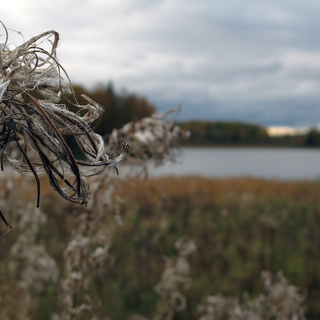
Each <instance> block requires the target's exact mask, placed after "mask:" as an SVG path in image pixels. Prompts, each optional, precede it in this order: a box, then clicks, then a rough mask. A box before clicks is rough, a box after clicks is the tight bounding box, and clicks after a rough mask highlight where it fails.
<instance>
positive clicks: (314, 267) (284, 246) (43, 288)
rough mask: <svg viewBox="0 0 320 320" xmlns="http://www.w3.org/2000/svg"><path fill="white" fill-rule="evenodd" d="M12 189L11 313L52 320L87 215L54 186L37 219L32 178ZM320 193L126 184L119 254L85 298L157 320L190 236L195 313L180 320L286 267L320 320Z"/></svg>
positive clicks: (114, 232) (223, 183) (5, 285)
mask: <svg viewBox="0 0 320 320" xmlns="http://www.w3.org/2000/svg"><path fill="white" fill-rule="evenodd" d="M1 184H2V186H3V187H2V188H1V191H0V192H1V208H2V210H3V212H4V213H5V215H6V217H7V219H8V220H9V222H10V223H11V224H12V225H13V226H14V229H13V230H11V232H9V233H8V234H7V235H5V236H1V237H0V249H1V250H0V256H1V259H0V279H1V285H0V297H1V310H2V311H1V312H2V315H6V316H7V315H8V314H9V315H11V316H12V317H10V319H20V318H19V316H18V315H19V312H17V310H23V309H24V311H21V312H22V314H23V313H24V314H25V315H26V316H28V317H29V318H30V319H50V317H52V316H53V315H54V314H55V313H58V310H59V308H61V305H60V303H59V295H60V292H61V287H60V286H61V283H62V282H61V279H63V277H64V276H65V274H64V273H65V271H64V270H65V261H64V257H63V252H64V250H65V246H66V244H67V243H68V241H70V238H71V237H72V230H73V228H74V225H75V223H76V218H77V216H78V215H80V214H79V212H80V211H81V210H88V209H86V208H83V207H79V206H75V205H73V204H70V203H68V202H66V201H64V200H63V199H60V198H59V197H58V195H57V194H56V193H55V192H54V191H52V190H51V189H50V187H49V186H48V185H47V183H46V181H45V180H44V181H42V184H43V188H42V195H41V206H40V210H41V212H42V213H43V218H42V221H37V216H39V215H36V214H35V212H34V211H35V208H34V204H35V195H34V188H35V184H34V183H33V181H32V180H28V179H23V178H21V177H16V176H15V175H14V176H12V177H9V178H5V176H4V175H2V177H1ZM319 193H320V184H319V183H317V182H284V181H282V182H281V181H268V180H262V179H249V178H242V179H231V178H230V179H214V178H210V179H208V178H200V177H196V176H189V177H162V178H157V179H147V180H145V181H141V180H138V181H134V182H131V183H128V184H121V185H120V186H119V189H118V191H117V192H116V197H114V198H113V199H112V201H111V202H113V203H115V202H116V203H117V204H118V206H117V207H116V208H117V209H116V210H115V209H114V208H112V207H109V208H108V207H105V208H104V209H103V210H104V214H105V216H106V219H105V220H103V221H102V223H103V224H104V225H103V227H102V230H103V232H104V233H105V234H106V235H107V237H108V239H109V240H110V244H109V245H110V248H109V258H108V259H106V260H105V261H103V263H102V265H100V266H96V268H95V269H93V270H91V271H90V272H91V275H90V280H89V282H88V283H89V285H88V286H87V287H86V288H85V289H84V292H82V293H81V296H82V298H83V299H85V296H86V295H88V296H90V297H91V299H92V300H93V301H91V303H92V305H93V308H94V311H95V314H96V315H97V317H98V319H107V318H108V319H109V318H110V319H132V317H133V316H134V315H140V316H143V317H145V318H146V319H151V318H154V319H155V318H156V317H155V316H156V313H157V310H158V311H159V300H161V299H160V298H161V295H160V296H159V292H157V290H156V289H155V288H156V286H157V284H159V283H160V282H161V279H162V278H163V270H164V269H165V265H166V261H168V259H169V260H170V259H172V258H174V257H177V256H178V251H177V249H176V248H175V243H176V242H177V241H178V240H179V239H190V240H192V242H193V243H194V246H195V248H194V250H192V252H191V253H190V255H188V257H186V260H187V264H186V265H188V268H186V270H185V274H184V278H185V279H184V280H183V281H181V283H180V284H178V287H177V288H178V289H177V290H178V291H179V293H180V294H181V295H182V296H183V297H184V298H185V302H186V307H185V308H184V309H183V308H182V310H181V311H180V312H178V311H176V312H175V315H174V317H172V319H200V316H201V308H199V305H201V304H204V303H205V301H206V299H207V297H208V296H219V297H225V298H233V299H238V300H237V301H240V302H244V301H247V300H253V299H255V298H257V297H258V296H259V295H261V294H262V293H263V292H264V285H263V275H264V272H269V273H270V274H274V275H276V274H277V273H278V272H279V271H281V272H282V273H283V276H284V277H286V278H287V280H288V292H289V291H290V290H289V287H290V286H289V285H293V286H295V287H296V290H297V294H298V295H301V296H304V297H305V300H304V301H303V302H302V303H301V306H302V307H303V308H305V314H306V316H307V317H308V319H318V318H319V316H320V307H319V299H320V292H319V285H320V283H319V282H320V274H319V262H320V261H319V260H320V252H319V248H320V234H319V231H318V226H319V222H320V198H319ZM28 211H29V212H31V214H29V215H30V217H31V218H29V219H31V220H30V221H29V222H28V218H27V217H28ZM93 215H94V211H93ZM23 220H25V221H27V222H25V223H24V224H21V222H22V221H23ZM19 226H20V227H19ZM21 226H23V227H21ZM35 226H38V227H36V228H35ZM2 231H3V232H4V231H5V228H4V226H3V230H2ZM31 233H32V236H30V234H31ZM21 237H23V238H24V240H21ZM35 246H36V247H39V246H43V248H44V252H47V255H48V257H51V258H52V259H53V260H54V261H55V262H54V265H55V269H54V270H56V271H55V272H56V273H57V276H56V277H50V276H43V275H42V276H41V274H42V273H44V274H45V271H44V270H43V269H44V268H45V264H43V265H42V266H41V263H40V264H39V263H38V264H37V262H35V260H34V261H33V259H30V258H28V256H30V257H31V256H32V252H33V251H34V249H35ZM38 255H39V253H38ZM40 255H41V254H40ZM44 256H45V255H44ZM44 256H43V258H44ZM165 257H167V258H165ZM38 259H39V256H38ZM166 259H167V260H166ZM30 269H32V270H33V272H34V274H33V273H32V272H31V270H30ZM28 270H29V271H28ZM28 272H29V273H28ZM26 273H27V274H26ZM51 276H52V275H51ZM26 277H27V278H28V277H29V278H28V279H29V280H27V279H26ZM186 279H188V281H186ZM35 283H38V284H39V285H38V286H36V285H35ZM40 284H41V285H40ZM291 289H292V288H291ZM286 292H287V291H286ZM288 292H287V293H286V294H288ZM282 294H284V293H282ZM82 298H81V297H79V299H82ZM162 298H163V297H162ZM28 299H29V300H31V302H30V303H26V301H28ZM279 299H280V298H279ZM280 300H281V299H280ZM240 302H239V303H240ZM291 302H292V301H291ZM224 303H225V302H224ZM12 306H15V307H14V310H13V309H12ZM298 307H299V306H298V304H297V305H296V308H298ZM14 315H15V316H14ZM3 318H4V317H3ZM81 319H82V318H81ZM83 319H88V318H83ZM168 319H169V317H168ZM217 319H220V318H217ZM221 319H227V318H223V317H222V318H221ZM261 319H266V317H265V318H261Z"/></svg>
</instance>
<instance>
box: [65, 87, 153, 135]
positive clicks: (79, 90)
mask: <svg viewBox="0 0 320 320" xmlns="http://www.w3.org/2000/svg"><path fill="white" fill-rule="evenodd" d="M73 89H74V93H75V97H76V99H77V100H78V102H79V103H80V104H86V103H87V102H86V100H84V99H83V98H82V97H81V95H82V94H85V95H87V96H88V97H90V98H91V99H92V100H94V101H95V102H97V103H99V104H100V105H101V106H102V107H103V108H104V113H103V115H102V118H101V122H100V123H99V125H98V127H97V128H96V129H95V132H97V133H99V134H100V135H102V136H105V135H107V134H109V133H111V132H112V130H113V129H114V128H121V127H122V126H123V125H124V124H126V123H128V122H130V121H134V120H140V119H142V118H144V117H148V116H150V115H151V114H152V113H154V112H155V111H156V108H155V106H153V105H152V104H151V103H150V102H149V101H147V100H146V99H145V98H143V97H141V96H138V95H136V94H134V93H128V92H125V91H122V92H121V93H117V92H115V90H114V88H113V85H112V84H111V83H109V84H108V85H107V86H105V87H104V86H98V87H96V88H95V89H93V90H90V91H89V90H86V89H85V88H83V87H82V86H74V87H73ZM62 103H63V104H65V105H66V107H67V108H68V109H71V110H73V111H76V110H77V108H76V107H74V106H73V105H72V103H70V102H69V101H68V100H67V99H64V100H63V101H62Z"/></svg>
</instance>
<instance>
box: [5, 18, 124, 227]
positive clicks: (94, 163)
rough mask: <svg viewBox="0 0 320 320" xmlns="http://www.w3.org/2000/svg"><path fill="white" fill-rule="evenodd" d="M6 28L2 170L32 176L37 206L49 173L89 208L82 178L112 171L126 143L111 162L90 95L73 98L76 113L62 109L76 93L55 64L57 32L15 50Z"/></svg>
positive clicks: (98, 110) (68, 196)
mask: <svg viewBox="0 0 320 320" xmlns="http://www.w3.org/2000/svg"><path fill="white" fill-rule="evenodd" d="M2 26H3V28H4V30H5V35H6V37H5V42H4V44H1V47H0V161H1V170H3V169H4V163H8V164H10V165H11V166H12V167H14V168H15V169H17V170H18V171H19V172H21V173H23V174H32V175H33V176H34V177H35V179H36V181H37V194H38V196H37V206H39V199H40V180H39V175H40V174H47V176H48V177H49V179H50V183H51V186H52V187H53V188H54V189H55V190H57V191H58V193H59V194H60V195H61V196H63V197H64V198H65V199H67V200H69V201H72V202H77V203H81V204H87V202H88V199H89V198H90V194H91V193H90V187H89V185H88V183H87V182H86V181H85V179H84V177H87V176H92V175H97V174H99V173H101V172H102V171H104V170H105V169H106V168H109V167H114V166H115V165H116V164H117V163H118V162H119V161H121V160H122V159H123V158H124V156H125V155H126V153H127V151H128V148H129V145H128V144H127V143H125V142H124V143H123V144H122V152H121V153H120V154H119V155H118V156H117V157H115V158H113V159H110V158H109V156H108V155H107V154H106V152H105V147H104V141H103V139H102V137H101V136H99V135H98V134H96V133H95V132H94V131H93V129H92V128H91V125H92V124H93V122H95V121H99V118H100V117H101V114H102V112H103V108H102V107H101V106H100V105H98V104H97V103H95V102H94V101H93V100H91V99H90V98H89V97H87V96H84V98H85V99H86V100H87V101H88V104H87V105H79V104H78V103H77V101H76V99H74V100H75V102H74V103H73V104H74V105H75V106H76V107H78V108H79V111H78V112H77V113H74V112H72V111H70V110H67V109H66V107H65V106H64V105H62V104H59V100H60V98H61V97H65V96H66V95H68V94H71V93H72V87H71V84H70V81H69V77H68V75H67V73H66V72H65V70H64V69H63V67H62V66H61V65H60V63H59V62H58V60H57V56H56V49H57V46H58V41H59V35H58V33H57V32H56V31H47V32H44V33H42V34H40V35H38V36H35V37H33V38H31V39H30V40H28V41H26V42H25V43H23V44H22V45H20V46H17V47H14V48H11V47H10V45H9V43H8V41H9V40H8V39H9V36H8V31H7V29H6V27H5V26H4V25H3V24H2ZM44 43H46V44H49V45H50V49H49V50H45V49H44ZM66 136H73V137H74V138H75V140H76V141H77V143H78V145H79V147H80V149H81V151H82V153H83V154H84V156H85V158H86V159H85V160H78V159H76V158H75V157H74V155H73V153H72V151H71V150H70V148H69V147H68V145H67V143H66V141H65V137H66ZM3 219H4V217H3ZM4 222H5V223H7V222H6V220H5V219H4ZM7 225H8V226H9V227H10V225H9V224H8V223H7Z"/></svg>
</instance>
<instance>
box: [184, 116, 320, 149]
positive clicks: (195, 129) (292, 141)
mask: <svg viewBox="0 0 320 320" xmlns="http://www.w3.org/2000/svg"><path fill="white" fill-rule="evenodd" d="M180 126H181V128H182V129H183V130H185V131H189V132H190V137H189V138H188V139H185V140H183V141H182V144H183V145H202V146H205V145H218V146H219V145H220V146H221V145H226V146H227V145H228V146H230V145H231V146H232V145H234V146H238V145H243V146H244V145H255V146H265V145H267V146H279V147H280V146H288V147H290V146H291V147H320V132H319V131H318V130H317V129H315V128H312V129H311V130H310V131H309V132H307V133H305V134H296V135H283V136H270V135H269V134H268V131H267V129H266V128H265V127H263V126H261V125H257V124H251V123H242V122H235V121H234V122H222V121H217V122H210V121H188V122H183V123H181V124H180Z"/></svg>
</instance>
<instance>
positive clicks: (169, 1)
mask: <svg viewBox="0 0 320 320" xmlns="http://www.w3.org/2000/svg"><path fill="white" fill-rule="evenodd" d="M0 12H1V16H0V19H1V21H2V22H3V23H4V24H5V25H6V26H7V27H8V28H11V29H14V30H17V31H21V32H22V34H23V35H24V39H25V40H27V39H28V38H29V37H31V36H34V35H36V34H39V33H42V32H44V31H47V30H51V29H54V30H56V31H58V32H59V34H60V37H61V42H60V46H59V48H58V58H59V61H60V62H61V64H62V65H63V66H64V68H65V69H66V70H67V72H68V74H69V76H70V78H71V80H72V82H73V83H74V84H82V85H85V86H89V87H92V86H94V85H97V84H104V85H107V83H108V82H109V81H112V82H113V83H114V86H115V88H116V90H119V91H120V90H121V89H127V90H128V91H129V92H134V93H137V94H139V95H141V96H144V97H146V98H147V99H148V100H149V101H150V102H152V103H153V104H155V105H156V106H157V107H158V109H159V110H160V111H163V110H166V109H170V108H174V107H177V106H178V105H179V104H180V103H182V104H183V105H184V109H183V111H182V113H181V116H180V117H181V119H182V120H185V119H209V120H240V121H246V122H254V123H259V124H262V125H291V126H297V127H300V126H306V125H314V124H316V123H320V18H319V17H320V1H319V0H304V1H301V0H299V1H298V0H286V1H285V0H220V1H216V0H90V1H89V0H54V1H42V0H28V1H25V0H10V1H4V2H2V4H1V11H0ZM1 33H2V34H3V32H2V31H1ZM3 39H4V37H1V38H0V42H2V41H3ZM20 40H21V43H22V39H21V37H20Z"/></svg>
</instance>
